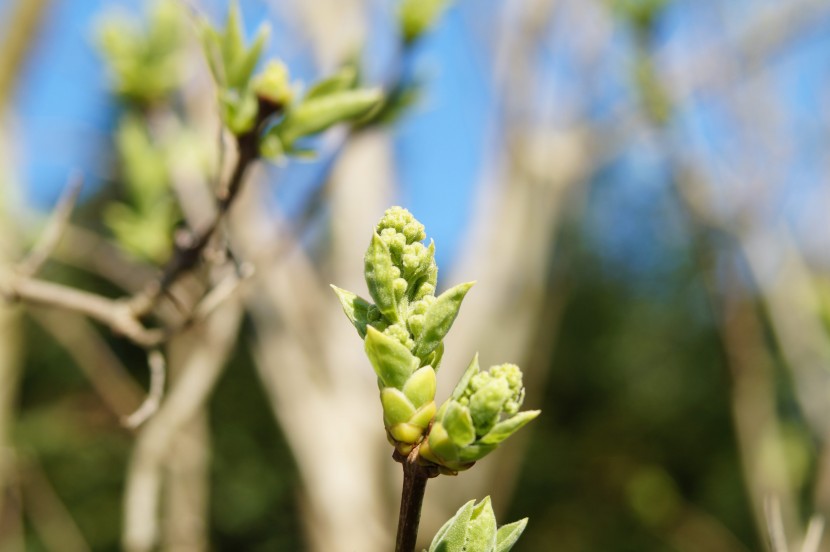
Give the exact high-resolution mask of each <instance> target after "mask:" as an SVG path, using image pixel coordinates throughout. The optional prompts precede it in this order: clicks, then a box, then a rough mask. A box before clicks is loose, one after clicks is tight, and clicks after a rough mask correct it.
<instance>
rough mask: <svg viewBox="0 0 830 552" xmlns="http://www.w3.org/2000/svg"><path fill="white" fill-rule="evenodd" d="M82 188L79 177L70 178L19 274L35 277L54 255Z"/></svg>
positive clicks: (19, 268)
mask: <svg viewBox="0 0 830 552" xmlns="http://www.w3.org/2000/svg"><path fill="white" fill-rule="evenodd" d="M82 186H83V180H82V179H81V177H80V176H79V175H78V176H73V177H71V178H70V180H69V182H68V183H67V184H66V187H65V188H64V190H63V193H62V194H61V197H60V198H59V199H58V203H57V205H56V206H55V209H54V210H53V211H52V216H51V218H50V219H49V222H48V223H47V224H46V228H45V229H44V230H43V232H42V233H41V234H40V238H39V239H38V241H37V242H36V243H35V245H34V246H33V247H32V249H31V250H30V251H29V254H28V255H27V256H26V258H25V259H23V261H21V263H20V264H19V265H18V268H17V272H18V274H20V275H22V276H34V275H35V274H37V273H38V272H39V271H40V268H41V267H42V266H43V263H45V262H46V260H47V259H48V258H49V257H50V256H51V255H52V252H53V251H54V250H55V248H56V247H57V246H58V243H59V242H60V240H61V238H62V237H63V235H64V233H65V231H66V227H67V225H68V224H69V217H70V216H72V211H73V210H74V209H75V204H76V203H77V201H78V196H79V195H80V193H81V187H82Z"/></svg>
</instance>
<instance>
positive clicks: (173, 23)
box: [98, 0, 186, 105]
mask: <svg viewBox="0 0 830 552" xmlns="http://www.w3.org/2000/svg"><path fill="white" fill-rule="evenodd" d="M184 30H185V20H184V14H183V13H182V8H181V6H180V4H179V3H178V2H174V1H172V0H161V1H158V2H156V3H155V5H154V7H153V10H152V11H151V13H150V20H149V22H148V25H147V28H144V29H143V28H141V27H139V26H137V25H136V24H135V23H134V20H133V19H131V18H127V17H125V16H119V15H113V16H110V17H108V18H107V19H105V20H104V21H103V23H102V24H101V27H100V30H99V33H98V35H99V36H98V43H99V46H100V49H101V52H102V54H103V55H104V58H105V59H106V61H107V64H108V69H109V72H110V74H111V80H112V86H113V89H114V90H115V92H116V93H117V94H119V95H121V96H123V97H125V98H127V99H129V100H130V101H132V102H135V103H138V104H140V105H149V104H153V103H156V102H158V101H159V100H162V99H164V98H165V97H166V96H168V95H169V94H170V93H172V92H173V91H175V90H176V89H177V88H178V87H179V86H180V85H181V82H182V77H183V75H185V74H186V73H185V71H184V66H183V63H182V62H183V56H182V50H183V46H184V37H185V36H186V35H185V32H184Z"/></svg>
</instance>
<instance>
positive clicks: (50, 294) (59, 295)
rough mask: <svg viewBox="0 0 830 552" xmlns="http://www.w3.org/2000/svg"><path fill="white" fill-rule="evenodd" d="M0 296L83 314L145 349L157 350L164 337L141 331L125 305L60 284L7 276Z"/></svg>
mask: <svg viewBox="0 0 830 552" xmlns="http://www.w3.org/2000/svg"><path fill="white" fill-rule="evenodd" d="M0 276H3V275H2V274H0ZM0 296H3V297H5V298H6V300H8V301H26V302H29V303H34V304H38V305H45V306H50V307H57V308H62V309H66V310H71V311H74V312H78V313H81V314H84V315H86V316H88V317H90V318H92V319H93V320H97V321H98V322H100V323H102V324H104V325H106V326H108V327H109V328H110V329H111V330H112V331H113V332H114V333H116V334H118V335H122V336H124V337H126V338H127V339H129V340H130V341H132V342H133V343H135V344H137V345H140V346H142V347H145V348H150V347H155V346H157V345H158V344H159V343H161V341H162V340H163V337H164V332H162V331H160V330H155V329H148V328H146V327H144V325H143V324H142V323H141V322H140V321H139V320H138V318H137V316H136V314H135V312H134V311H133V310H132V308H131V307H130V304H129V303H128V302H126V301H123V300H117V299H109V298H107V297H103V296H101V295H97V294H95V293H90V292H88V291H82V290H79V289H75V288H71V287H68V286H64V285H61V284H54V283H51V282H46V281H43V280H38V279H36V278H27V277H24V276H18V275H15V274H14V273H10V274H7V275H5V278H2V279H0Z"/></svg>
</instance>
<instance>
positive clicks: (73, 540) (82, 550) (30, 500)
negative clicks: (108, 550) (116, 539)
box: [20, 457, 91, 552]
mask: <svg viewBox="0 0 830 552" xmlns="http://www.w3.org/2000/svg"><path fill="white" fill-rule="evenodd" d="M21 464H22V465H21V466H20V473H21V486H22V488H23V507H24V510H25V512H26V514H28V515H27V518H28V520H29V521H30V522H31V523H32V526H33V527H34V529H35V531H36V532H37V534H38V536H39V537H40V540H41V542H43V544H44V546H45V547H46V549H47V550H51V551H54V552H58V551H60V552H89V551H90V550H91V548H90V546H89V544H88V543H87V542H86V540H85V539H84V536H83V534H82V533H81V530H80V528H79V527H78V525H77V524H76V523H75V520H73V519H72V516H71V515H70V513H69V511H68V509H67V507H66V505H65V504H64V503H63V502H62V501H61V499H60V497H59V496H58V494H57V492H56V491H55V489H54V487H53V486H52V484H51V483H50V482H49V479H48V478H47V477H46V474H44V473H43V470H42V469H41V468H40V466H38V465H37V464H36V463H35V461H34V459H33V458H31V457H27V458H26V459H25V460H21Z"/></svg>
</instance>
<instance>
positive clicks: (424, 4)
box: [398, 0, 449, 43]
mask: <svg viewBox="0 0 830 552" xmlns="http://www.w3.org/2000/svg"><path fill="white" fill-rule="evenodd" d="M448 4H449V0H403V1H402V2H401V6H400V12H399V17H398V21H399V25H400V30H401V36H402V37H403V40H404V42H405V43H412V42H414V41H416V40H418V39H419V38H420V37H421V36H422V35H423V34H424V33H425V32H427V31H429V30H430V29H431V28H432V27H434V26H435V24H436V23H437V22H438V19H439V18H440V17H441V14H442V13H443V12H444V10H445V9H446V8H447V5H448Z"/></svg>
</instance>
